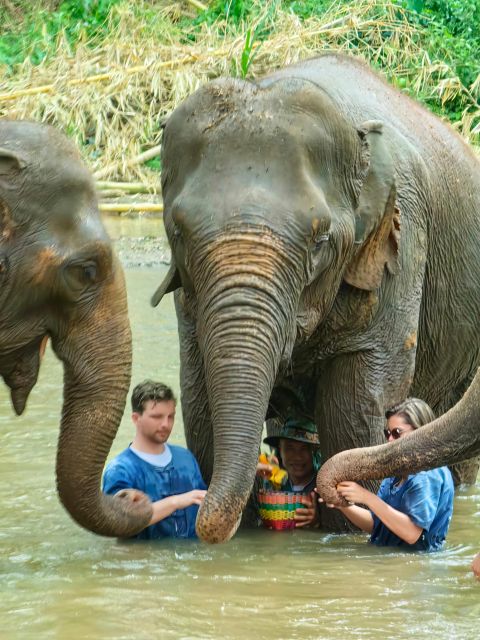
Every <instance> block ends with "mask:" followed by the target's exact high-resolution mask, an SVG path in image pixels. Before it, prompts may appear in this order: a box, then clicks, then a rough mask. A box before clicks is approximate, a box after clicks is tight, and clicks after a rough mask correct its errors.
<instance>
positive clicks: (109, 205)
mask: <svg viewBox="0 0 480 640" xmlns="http://www.w3.org/2000/svg"><path fill="white" fill-rule="evenodd" d="M98 208H99V209H100V211H101V212H102V213H110V212H113V213H124V212H126V211H157V212H159V213H161V212H162V211H163V204H160V203H156V202H131V203H130V202H101V203H100V204H99V205H98Z"/></svg>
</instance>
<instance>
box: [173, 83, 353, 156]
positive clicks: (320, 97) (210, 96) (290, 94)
mask: <svg viewBox="0 0 480 640" xmlns="http://www.w3.org/2000/svg"><path fill="white" fill-rule="evenodd" d="M340 124H341V126H342V127H343V128H345V127H347V123H346V122H345V121H343V120H342V119H340V118H339V116H338V114H337V109H336V108H335V105H334V103H333V101H332V100H331V99H330V97H329V96H328V95H327V94H326V93H325V92H324V91H323V90H322V89H320V88H319V87H317V86H316V85H314V84H313V83H312V82H310V81H307V80H303V79H300V78H282V79H280V80H276V81H275V82H273V83H270V84H267V83H265V84H263V85H256V84H253V83H250V82H245V81H239V80H235V79H219V80H216V81H213V82H211V83H209V84H207V85H205V87H203V88H201V89H200V90H199V91H198V92H196V93H195V94H193V95H192V96H191V97H190V98H188V99H187V100H186V101H185V102H184V103H183V104H182V105H181V106H180V107H178V108H177V109H176V110H175V112H174V114H173V115H172V117H171V118H170V120H169V122H168V125H167V127H168V128H167V134H168V129H170V130H171V129H174V130H175V139H176V141H177V142H179V141H182V142H184V143H188V142H193V141H194V140H195V137H196V136H199V137H201V138H206V139H210V138H212V137H215V138H217V137H219V136H222V137H225V136H227V137H231V138H232V140H233V139H236V140H237V141H238V140H239V138H240V135H241V134H244V133H247V132H250V133H251V134H252V136H253V137H251V138H247V139H246V140H245V142H246V143H248V146H249V147H250V148H254V147H255V146H256V145H258V144H259V143H260V142H261V140H262V139H264V140H266V141H268V142H269V143H272V142H281V143H282V144H283V145H285V144H288V142H289V140H290V142H292V141H293V142H301V137H302V134H306V135H307V136H310V135H311V134H312V133H315V130H317V132H318V131H319V130H320V125H322V126H321V129H322V130H323V132H324V133H326V131H327V130H330V131H333V130H334V129H335V128H338V126H340ZM307 125H308V128H305V127H306V126H307ZM282 133H283V135H284V138H283V139H282V140H279V135H281V134H282ZM292 134H294V135H292ZM178 136H180V137H178Z"/></svg>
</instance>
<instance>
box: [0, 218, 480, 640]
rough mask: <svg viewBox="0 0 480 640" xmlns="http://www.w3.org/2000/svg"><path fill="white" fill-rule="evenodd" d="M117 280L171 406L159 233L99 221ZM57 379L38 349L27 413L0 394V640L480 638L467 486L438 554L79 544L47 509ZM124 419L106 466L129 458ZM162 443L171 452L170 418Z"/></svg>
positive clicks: (337, 547) (477, 495)
mask: <svg viewBox="0 0 480 640" xmlns="http://www.w3.org/2000/svg"><path fill="white" fill-rule="evenodd" d="M107 226H108V228H109V231H110V233H111V235H112V237H113V238H114V239H115V241H116V245H117V249H118V251H119V253H120V256H121V259H122V261H123V263H124V265H125V268H126V277H127V285H128V291H129V303H130V317H131V322H132V330H133V335H134V345H133V348H134V364H133V379H134V380H135V381H138V380H139V379H141V378H143V377H147V376H151V377H155V378H160V379H162V380H164V381H165V382H167V383H169V384H171V385H172V386H173V387H174V389H176V390H177V391H178V386H179V385H178V375H179V372H178V368H179V367H178V339H177V334H176V321H175V314H174V310H173V302H172V300H171V299H170V298H171V297H170V298H167V299H164V301H163V302H162V304H161V306H160V307H159V308H157V309H152V308H151V307H150V306H149V304H148V300H149V298H150V296H151V294H152V293H153V291H154V290H155V289H156V287H157V286H158V284H159V283H160V281H161V279H162V277H163V275H164V273H165V272H166V268H167V267H166V262H167V261H168V250H167V246H166V242H165V240H164V236H163V229H162V224H161V222H160V221H158V220H148V219H144V220H120V219H109V220H107ZM61 386H62V369H61V366H60V364H59V362H58V361H57V360H56V359H55V357H54V356H53V354H52V352H51V350H50V349H48V351H47V355H46V358H45V359H44V362H43V364H42V369H41V371H40V378H39V383H38V384H37V386H36V387H35V389H34V390H33V392H32V395H31V397H30V400H29V403H28V407H27V410H26V412H25V414H24V415H23V416H22V417H21V418H16V417H14V415H13V411H12V410H11V408H10V401H9V396H8V393H7V390H6V388H5V387H3V386H2V388H0V433H1V438H2V447H1V448H0V470H1V479H2V491H1V492H0V521H1V527H0V638H1V640H17V639H19V640H23V639H30V638H36V639H40V640H43V639H45V640H49V639H55V640H64V639H67V638H68V639H71V640H80V639H82V640H83V639H92V640H93V639H95V640H96V639H100V638H101V639H103V640H124V639H125V640H127V639H135V640H151V639H154V638H161V639H163V638H165V639H168V638H175V639H180V638H183V639H193V638H195V639H197V638H198V639H210V638H215V639H216V638H226V639H232V640H237V639H242V640H244V639H249V638H255V639H256V640H261V639H263V638H265V639H269V640H276V639H291V638H292V639H293V638H299V639H300V638H305V639H306V638H309V639H310V638H311V639H325V640H337V639H338V640H345V639H346V638H366V639H369V640H377V639H378V640H390V639H391V640H403V639H406V638H415V640H423V639H427V638H428V639H430V638H436V639H440V638H441V639H443V638H449V639H450V638H455V639H458V640H460V639H461V640H464V639H465V640H472V639H475V638H479V637H480V582H476V581H475V580H474V578H473V576H472V573H471V571H470V562H471V559H472V557H473V555H474V553H475V552H476V551H478V550H480V483H477V485H476V486H473V487H468V488H465V489H461V490H459V491H458V492H457V495H456V498H455V510H454V517H453V521H452V525H451V529H450V533H449V537H448V540H447V544H446V546H445V548H444V550H442V551H441V552H439V553H435V554H430V555H424V554H416V555H414V554H408V553H398V552H395V551H391V550H388V549H377V548H373V547H371V546H370V545H369V544H368V543H367V540H366V538H365V536H363V535H360V534H355V535H342V536H333V535H328V534H325V533H319V532H315V531H296V532H293V533H291V532H282V533H277V532H269V531H265V530H256V531H243V532H240V533H239V534H238V535H237V536H236V537H235V538H234V539H233V540H232V541H231V542H229V543H228V544H225V545H221V546H208V545H206V544H202V543H199V542H196V541H171V540H170V541H166V542H158V543H148V544H134V545H132V544H122V543H119V542H117V541H116V540H113V539H104V538H100V537H97V536H94V535H93V534H91V533H89V532H87V531H84V530H82V529H81V528H79V527H78V526H77V525H76V524H75V523H74V522H73V521H72V520H71V519H70V518H69V516H68V515H67V514H66V512H65V511H64V510H63V508H62V507H61V505H60V504H59V501H58V498H57V495H56V489H55V477H54V467H55V448H56V441H57V431H58V421H59V413H60V408H61ZM131 433H132V428H131V425H130V419H129V416H128V412H127V414H126V416H125V418H124V420H123V422H122V424H121V427H120V430H119V432H118V435H117V438H116V440H115V442H114V445H113V448H112V452H111V455H115V454H116V453H118V452H119V451H120V450H121V449H123V448H124V447H125V446H126V444H127V443H128V442H129V438H130V436H131ZM172 441H173V442H174V443H180V444H181V443H183V433H182V424H181V418H180V416H179V419H178V420H177V423H176V428H175V432H174V436H173V437H172Z"/></svg>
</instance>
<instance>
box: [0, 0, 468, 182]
mask: <svg viewBox="0 0 480 640" xmlns="http://www.w3.org/2000/svg"><path fill="white" fill-rule="evenodd" d="M141 4H142V3H141V2H137V3H135V5H136V10H135V11H132V3H127V4H122V5H117V6H115V7H114V9H113V13H114V16H113V17H114V19H112V23H111V28H110V30H109V32H108V35H107V36H106V37H105V39H104V40H103V41H102V42H101V44H99V45H96V46H92V43H89V42H80V43H79V44H78V45H77V46H76V48H75V50H72V49H71V48H70V46H69V44H68V41H67V39H66V38H65V37H64V36H62V35H60V36H59V38H58V42H57V48H56V54H55V55H52V56H49V57H48V58H47V59H46V60H45V61H44V62H43V63H42V64H40V65H39V66H33V65H32V64H31V63H30V62H29V61H25V62H24V63H23V64H22V65H21V67H20V68H18V69H16V70H15V73H14V74H13V75H12V74H11V73H9V70H8V69H7V68H4V69H2V68H1V67H0V86H1V87H2V89H1V92H0V117H12V118H30V119H34V120H40V121H45V122H49V123H52V124H55V125H57V126H59V127H61V128H62V129H63V130H65V131H66V132H67V133H69V134H70V135H72V136H73V137H74V138H76V140H77V142H78V144H79V146H80V148H81V150H82V152H83V154H84V157H85V159H86V161H87V163H88V164H89V165H90V167H91V168H92V170H93V171H94V173H95V175H96V177H98V178H102V180H110V181H112V180H121V181H140V182H142V183H144V184H146V185H147V186H148V188H149V190H150V191H151V192H153V191H154V185H156V184H157V181H158V173H159V171H158V168H157V169H155V170H152V169H149V168H148V167H147V166H146V165H145V164H144V162H145V158H146V157H147V158H148V157H149V151H150V150H152V149H153V152H151V153H150V156H151V155H153V156H154V157H156V156H158V150H159V145H160V144H161V123H162V121H163V119H164V118H165V117H166V116H167V115H168V114H169V113H170V112H171V111H172V110H173V109H174V108H175V106H176V105H177V104H178V103H179V102H180V101H181V100H183V99H184V98H185V97H186V96H187V95H188V94H190V93H191V92H193V91H195V89H197V88H198V87H199V86H200V85H201V84H202V83H204V82H206V81H208V80H210V79H211V78H214V77H216V76H219V75H231V74H232V73H234V74H236V75H242V74H243V73H244V72H245V71H246V70H247V67H248V76H247V77H252V78H254V77H256V76H259V75H261V74H263V73H265V72H267V71H269V70H272V69H275V68H278V67H280V66H282V65H285V64H289V63H292V62H295V61H297V60H299V59H303V58H306V57H311V56H313V55H315V54H317V53H318V52H320V51H324V50H332V49H334V50H343V51H348V52H351V53H355V54H356V55H360V56H363V57H364V58H365V59H366V60H367V61H369V62H370V63H371V64H373V65H374V66H376V67H377V68H382V69H384V70H386V73H387V76H388V77H389V79H390V80H391V81H395V82H397V83H401V84H404V85H405V89H406V90H407V91H408V92H409V93H410V94H411V95H418V94H422V95H423V96H428V95H431V96H435V95H440V97H441V99H442V100H443V101H447V100H449V99H451V97H452V95H455V96H458V95H460V96H462V100H463V104H464V108H465V112H464V117H463V118H462V120H461V121H460V122H459V125H458V126H459V129H460V131H461V133H462V134H463V135H464V136H465V137H466V138H467V139H468V138H469V137H471V136H472V129H473V128H474V127H475V124H476V122H478V117H479V116H480V106H479V104H478V93H479V91H478V89H479V85H480V76H479V79H478V80H477V84H476V86H473V87H464V86H463V85H462V84H461V82H460V80H459V79H458V77H456V76H455V75H454V73H453V72H452V70H451V69H450V68H449V66H448V64H446V63H445V62H444V61H442V60H431V59H430V58H429V57H428V55H427V53H426V49H425V47H424V46H423V45H422V36H421V33H420V31H418V30H417V29H416V27H414V26H413V25H412V24H411V22H409V20H408V19H407V14H406V13H405V11H404V10H402V9H401V8H399V6H398V5H394V4H390V3H386V2H380V1H378V0H359V1H357V2H349V3H333V4H332V8H331V10H330V11H328V12H327V13H325V14H324V15H323V16H322V18H321V19H320V18H318V17H317V18H313V17H312V18H310V19H308V20H306V21H300V20H299V18H298V17H297V16H295V15H294V14H293V13H288V12H285V11H281V10H280V9H279V8H278V3H275V2H273V0H270V1H267V2H265V3H264V4H263V10H262V12H261V14H260V15H259V17H258V18H257V20H256V21H255V22H254V23H252V24H248V25H247V24H245V25H244V26H243V28H240V29H239V28H237V29H233V28H232V27H231V26H230V25H229V24H226V23H222V22H216V23H215V24H214V25H208V24H207V23H204V24H203V25H201V27H200V28H199V27H196V29H195V31H194V32H193V31H192V34H191V35H190V37H189V35H188V34H186V33H185V32H184V31H183V32H182V31H181V30H180V29H179V27H178V18H179V16H180V14H181V12H182V11H185V7H186V6H188V5H186V4H173V5H172V6H169V7H164V8H163V9H161V10H160V9H158V11H157V12H156V13H155V15H154V17H153V16H152V5H151V3H150V4H149V11H145V13H143V12H142V11H141V10H139V5H141ZM187 10H188V9H187ZM190 10H192V11H193V9H192V8H190ZM142 16H143V17H142ZM148 16H150V18H148ZM153 18H154V19H153ZM252 41H253V46H252V47H251V51H249V47H248V46H247V45H248V44H249V43H250V45H251V44H252ZM242 54H243V59H242ZM145 153H146V156H145ZM113 190H115V189H113Z"/></svg>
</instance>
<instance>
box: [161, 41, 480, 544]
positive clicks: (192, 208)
mask: <svg viewBox="0 0 480 640" xmlns="http://www.w3.org/2000/svg"><path fill="white" fill-rule="evenodd" d="M479 169H480V166H479V162H478V160H477V158H476V157H475V155H474V153H473V152H472V151H471V149H470V148H469V147H468V146H467V145H466V144H465V143H464V142H463V140H462V139H461V138H460V137H459V136H458V135H457V134H456V133H455V132H454V131H453V129H452V128H451V127H450V126H449V125H447V124H445V123H444V122H442V121H441V120H440V119H439V118H437V117H436V116H434V115H433V114H431V113H430V112H429V111H428V110H427V109H425V108H424V107H422V106H420V105H419V104H417V103H416V102H414V101H413V100H411V99H410V98H409V97H407V96H406V95H404V94H402V93H400V92H399V91H397V90H396V89H395V88H393V87H392V86H390V85H389V84H388V83H387V82H386V81H384V80H383V79H382V78H381V77H380V76H379V75H378V74H376V73H375V72H374V71H372V70H371V69H370V68H369V67H368V66H367V65H366V64H365V63H364V62H362V61H360V60H358V59H356V58H354V57H350V56H345V55H342V54H336V53H329V54H325V55H322V56H320V57H317V58H313V59H310V60H306V61H302V62H299V63H297V64H295V65H292V66H288V67H285V68H282V69H279V70H277V71H275V72H273V73H271V74H270V75H267V76H265V77H263V78H260V79H258V80H257V81H247V80H243V79H238V78H218V79H215V80H212V81H210V82H209V83H207V84H205V85H204V86H202V87H201V88H200V89H198V90H197V91H196V92H195V93H193V94H192V95H191V96H189V97H188V98H187V99H186V100H185V101H184V102H183V103H181V104H180V105H179V106H178V107H177V108H176V109H175V110H174V111H173V112H172V114H171V115H170V117H169V118H168V120H167V121H166V123H165V128H164V138H163V143H162V193H163V198H164V224H165V229H166V234H167V237H168V241H169V244H170V247H171V251H172V262H171V265H170V269H169V271H168V273H167V275H166V277H165V279H164V280H163V282H162V283H161V284H160V286H159V288H158V289H157V291H156V292H155V293H154V295H153V297H152V301H151V302H152V304H153V305H156V304H158V302H159V301H160V300H161V299H162V297H163V296H164V295H165V294H167V293H169V292H174V299H175V307H176V314H177V320H178V332H179V340H180V386H181V398H182V411H183V419H184V427H185V434H186V441H187V445H188V447H189V448H190V449H192V451H193V452H194V454H195V455H196V456H197V458H198V460H199V462H200V466H201V469H202V472H203V474H204V477H205V479H206V480H207V481H210V486H209V490H208V493H207V496H206V498H205V500H204V502H203V504H202V506H201V508H200V511H199V514H198V518H197V533H198V535H199V537H200V538H201V539H203V540H205V541H207V542H211V543H216V542H224V541H226V540H228V539H230V538H231V536H232V535H234V533H235V531H236V529H237V527H238V525H239V522H240V520H241V515H242V512H243V510H244V509H245V505H246V504H247V501H248V498H249V496H250V493H251V490H252V486H253V483H254V476H255V468H256V462H257V456H258V452H259V446H260V441H261V434H262V428H263V425H264V422H265V420H267V427H268V426H269V425H272V424H277V423H278V421H279V420H284V419H286V418H287V417H290V416H298V417H305V418H307V419H311V420H312V419H313V420H314V421H315V423H316V424H317V427H318V430H319V437H320V443H321V452H322V457H323V459H324V460H326V459H328V458H330V457H332V456H333V455H334V454H336V453H338V452H340V451H342V450H344V449H349V448H352V447H362V446H370V445H377V444H380V443H381V442H382V440H383V427H384V410H385V408H386V407H388V406H390V405H392V404H394V403H396V402H398V401H400V400H403V399H404V398H405V397H406V396H407V395H408V393H409V392H410V393H411V394H413V395H416V396H417V397H421V398H423V399H424V400H425V401H427V402H428V403H429V404H430V405H431V406H432V407H433V408H434V410H435V411H437V412H438V413H443V412H444V411H445V410H447V409H448V408H450V407H451V406H453V405H454V404H455V403H456V402H457V401H458V399H459V398H460V397H461V396H462V394H463V392H464V391H465V389H466V388H467V387H468V386H469V384H470V382H471V380H472V378H473V376H474V373H475V370H476V367H477V365H478V364H479V361H480V357H479V355H480V354H479V352H480V338H479V332H478V330H477V319H478V317H479V312H480V249H479V245H478V238H479V237H480V235H479V234H480V170H479ZM472 469H473V471H472ZM476 470H477V467H476V466H475V465H474V464H472V465H470V468H469V473H470V476H471V477H470V478H468V477H467V475H464V476H463V477H460V479H462V480H468V479H471V478H472V477H473V475H474V473H475V474H476ZM372 486H373V485H372ZM334 511H335V510H330V511H329V510H327V509H322V514H321V519H322V527H324V528H327V529H331V530H337V531H338V530H342V528H344V526H345V525H344V522H343V519H342V518H340V517H339V516H338V514H336V513H334Z"/></svg>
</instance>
